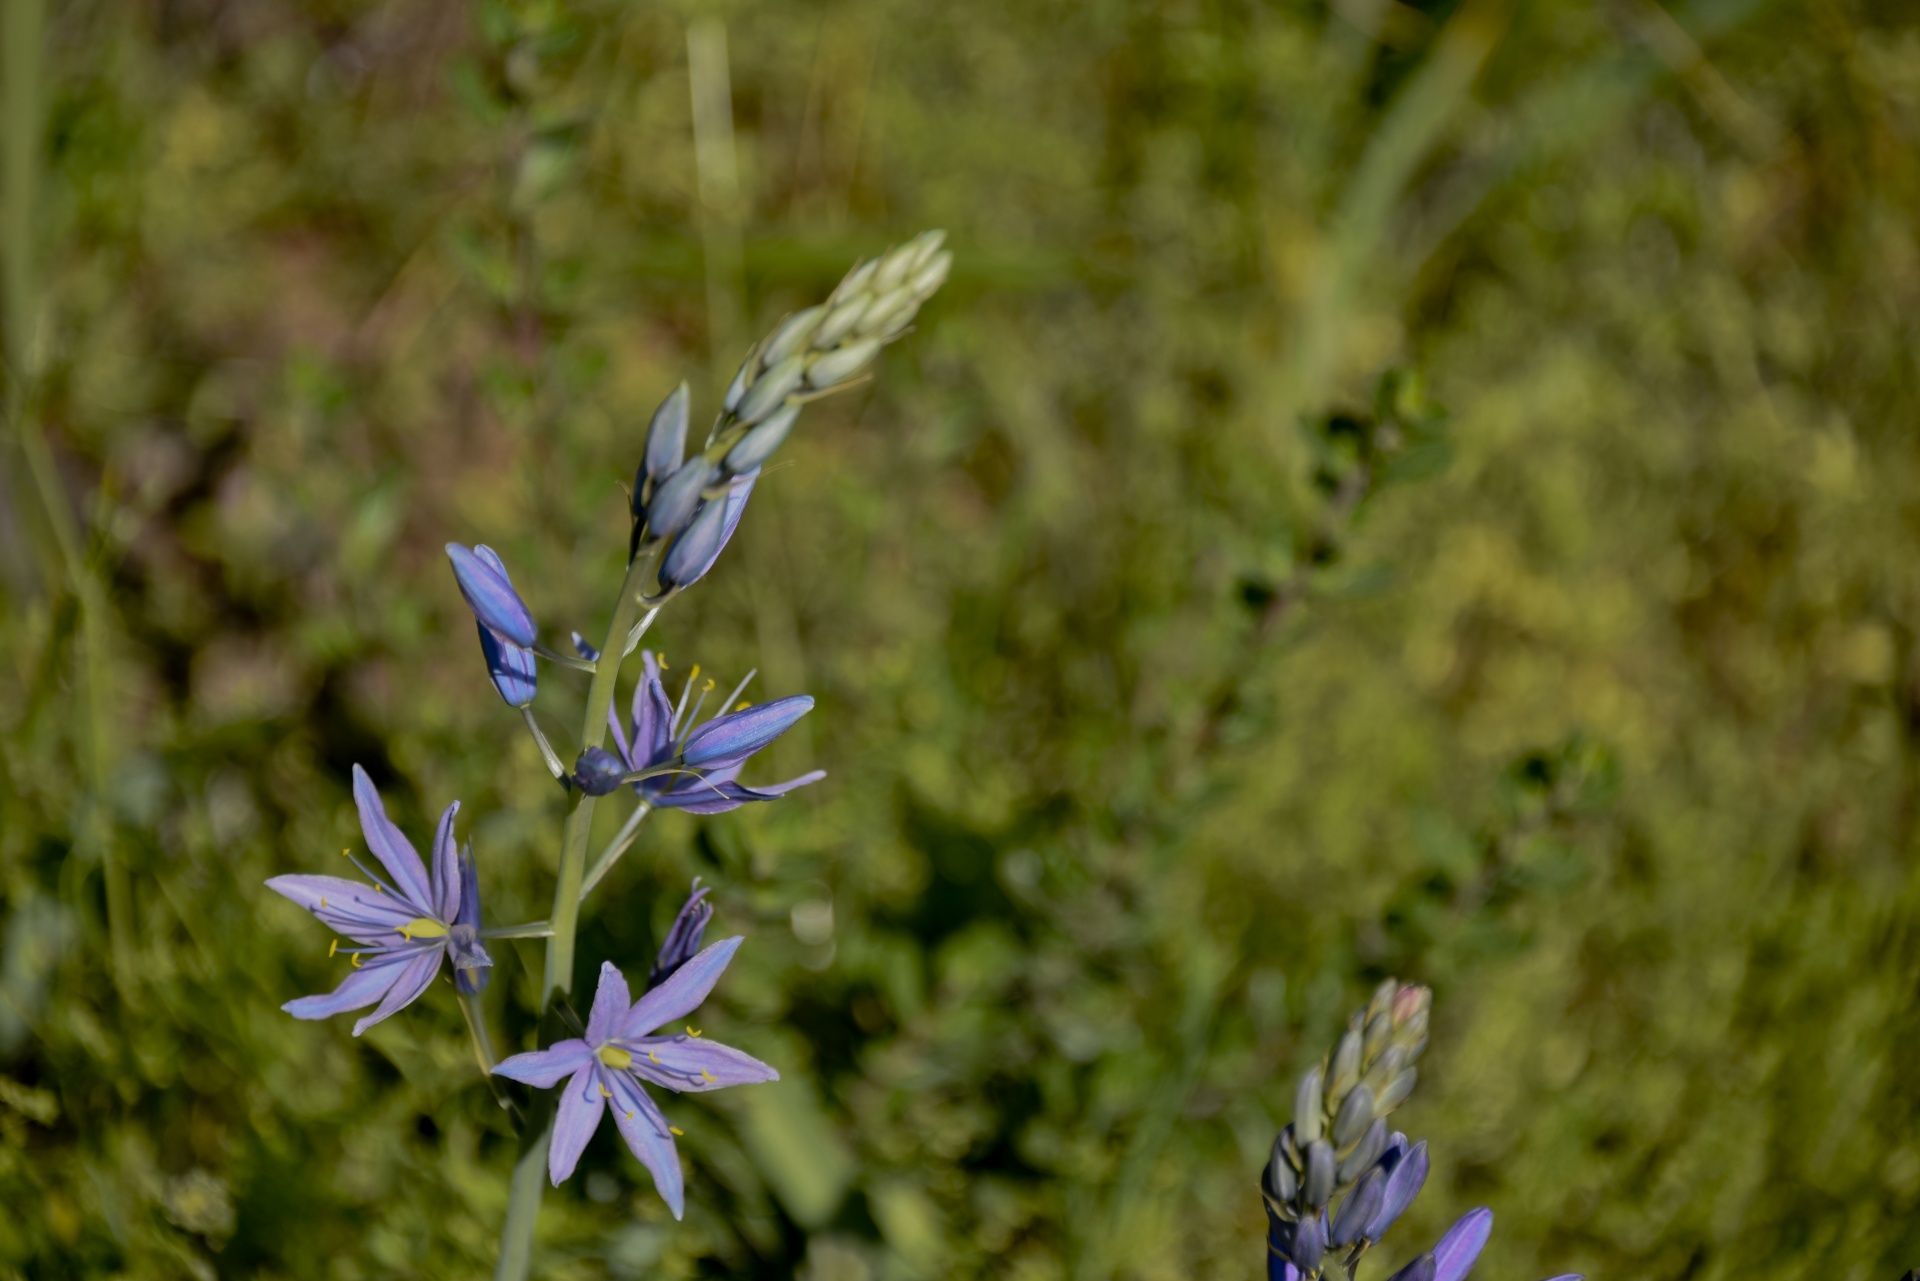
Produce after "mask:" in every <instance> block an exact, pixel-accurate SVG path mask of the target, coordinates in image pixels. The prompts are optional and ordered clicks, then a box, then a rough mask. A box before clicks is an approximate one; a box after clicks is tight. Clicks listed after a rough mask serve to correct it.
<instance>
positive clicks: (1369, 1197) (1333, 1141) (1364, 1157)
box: [1260, 979, 1432, 1278]
mask: <svg viewBox="0 0 1920 1281" xmlns="http://www.w3.org/2000/svg"><path fill="white" fill-rule="evenodd" d="M1431 1004H1432V993H1431V992H1429V991H1428V990H1427V989H1426V988H1424V987H1403V986H1401V985H1400V984H1399V983H1397V982H1395V981H1393V980H1391V979H1390V980H1388V981H1387V982H1385V983H1382V984H1381V985H1380V987H1379V989H1378V990H1377V991H1376V992H1375V993H1374V994H1373V999H1372V1001H1371V1002H1369V1003H1368V1005H1367V1008H1366V1009H1364V1010H1362V1011H1360V1012H1358V1013H1356V1014H1355V1015H1354V1016H1353V1017H1352V1019H1351V1020H1349V1022H1348V1024H1347V1030H1346V1033H1345V1035H1343V1036H1342V1037H1341V1038H1340V1041H1339V1044H1337V1045H1336V1046H1335V1047H1334V1049H1333V1052H1332V1053H1331V1054H1329V1055H1328V1056H1327V1057H1326V1058H1324V1059H1323V1060H1322V1061H1321V1062H1319V1063H1318V1064H1316V1065H1314V1066H1313V1067H1312V1068H1311V1069H1309V1070H1308V1072H1307V1074H1306V1076H1305V1077H1303V1078H1302V1079H1301V1081H1300V1087H1299V1089H1298V1090H1297V1091H1296V1093H1295V1095H1294V1111H1293V1121H1292V1123H1291V1124H1289V1125H1288V1126H1287V1127H1286V1128H1285V1129H1284V1130H1282V1131H1280V1136H1279V1137H1278V1138H1277V1139H1275V1140H1274V1144H1273V1155H1272V1158H1271V1159H1270V1160H1269V1161H1268V1162H1267V1168H1266V1171H1265V1173H1264V1174H1263V1175H1262V1177H1261V1181H1260V1182H1261V1186H1260V1190H1261V1193H1262V1195H1263V1197H1264V1198H1265V1200H1266V1203H1267V1212H1268V1222H1269V1227H1270V1232H1269V1239H1268V1246H1269V1249H1270V1251H1271V1252H1272V1253H1273V1255H1275V1256H1276V1257H1277V1258H1278V1259H1279V1260H1283V1261H1284V1262H1285V1263H1286V1264H1287V1265H1290V1270H1291V1271H1293V1272H1294V1273H1295V1274H1297V1275H1298V1276H1301V1277H1305V1278H1312V1277H1317V1276H1318V1275H1319V1274H1320V1273H1321V1271H1322V1270H1323V1268H1325V1266H1326V1264H1327V1261H1328V1260H1329V1259H1330V1258H1331V1257H1332V1255H1333V1252H1334V1251H1337V1250H1349V1251H1351V1252H1352V1253H1351V1254H1350V1255H1349V1259H1348V1261H1349V1263H1350V1262H1351V1261H1352V1260H1354V1259H1357V1258H1358V1257H1359V1255H1360V1254H1361V1253H1363V1252H1364V1251H1365V1250H1366V1249H1367V1247H1368V1246H1369V1245H1371V1244H1372V1243H1373V1242H1375V1241H1377V1240H1379V1239H1380V1236H1381V1235H1382V1234H1383V1233H1384V1232H1385V1231H1386V1230H1387V1228H1388V1227H1389V1226H1391V1225H1392V1223H1393V1221H1394V1220H1395V1219H1397V1218H1399V1217H1400V1215H1401V1214H1402V1213H1403V1212H1404V1211H1405V1210H1406V1208H1407V1206H1408V1205H1409V1204H1410V1203H1411V1202H1412V1200H1413V1197H1414V1194H1415V1193H1417V1192H1418V1191H1419V1190H1420V1185H1421V1184H1422V1183H1423V1182H1425V1180H1426V1174H1427V1156H1426V1145H1425V1144H1424V1143H1422V1144H1418V1145H1415V1146H1413V1147H1409V1146H1408V1144H1407V1138H1406V1136H1405V1135H1404V1134H1398V1133H1394V1132H1392V1131H1390V1130H1389V1129H1388V1126H1387V1117H1388V1115H1389V1114H1390V1113H1392V1111H1393V1110H1394V1109H1395V1108H1397V1107H1399V1106H1400V1105H1401V1104H1402V1103H1404V1102H1406V1099H1407V1096H1408V1095H1409V1094H1411V1093H1412V1092H1413V1086H1414V1082H1415V1081H1416V1080H1417V1079H1418V1075H1419V1074H1418V1071H1417V1069H1416V1068H1415V1066H1414V1063H1415V1061H1416V1060H1418V1059H1419V1057H1420V1053H1421V1051H1423V1050H1425V1049H1426V1047H1427V1023H1428V1011H1429V1008H1430V1006H1431Z"/></svg>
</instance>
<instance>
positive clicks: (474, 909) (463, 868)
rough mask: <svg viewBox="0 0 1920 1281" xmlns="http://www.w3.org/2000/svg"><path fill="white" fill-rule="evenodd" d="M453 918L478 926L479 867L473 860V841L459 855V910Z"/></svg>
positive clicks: (461, 922) (477, 927)
mask: <svg viewBox="0 0 1920 1281" xmlns="http://www.w3.org/2000/svg"><path fill="white" fill-rule="evenodd" d="M454 919H455V920H456V921H458V922H459V923H460V924H461V925H471V926H473V928H474V929H476V930H477V929H479V928H480V868H479V865H478V864H476V863H475V862H474V860H473V842H472V841H468V842H467V848H466V849H465V850H464V851H463V852H462V853H461V855H460V910H459V912H458V913H456V914H455V917H454Z"/></svg>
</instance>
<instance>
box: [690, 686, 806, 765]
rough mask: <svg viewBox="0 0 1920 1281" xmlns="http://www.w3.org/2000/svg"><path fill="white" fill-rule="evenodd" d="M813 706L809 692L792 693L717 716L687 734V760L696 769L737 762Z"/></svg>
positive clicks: (783, 730) (781, 731)
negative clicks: (739, 710) (785, 696)
mask: <svg viewBox="0 0 1920 1281" xmlns="http://www.w3.org/2000/svg"><path fill="white" fill-rule="evenodd" d="M812 710H813V699H812V697H811V696H809V695H807V694H794V695H792V696H790V697H787V698H778V699H775V700H774V701H773V702H771V703H762V704H760V706H758V707H749V708H748V709H747V710H745V711H744V712H728V713H727V714H726V715H724V716H716V717H714V718H713V719H712V720H710V721H708V722H707V723H706V724H705V725H702V726H701V727H700V728H699V729H697V730H695V731H693V733H692V734H690V735H688V737H687V746H686V751H685V752H684V755H685V756H686V760H687V764H689V765H692V766H694V767H695V768H697V769H710V768H717V767H720V766H725V765H738V764H739V763H740V762H741V761H744V760H746V759H747V757H749V756H752V755H753V754H754V753H755V752H757V751H759V750H760V749H761V748H763V747H765V746H766V745H767V744H769V743H771V742H772V741H773V740H774V739H776V738H779V737H780V736H781V735H782V734H784V733H786V732H787V730H788V729H789V728H790V727H791V726H792V725H793V723H794V722H795V721H797V720H799V719H800V718H801V717H802V716H805V715H806V714H807V713H808V712H810V711H812Z"/></svg>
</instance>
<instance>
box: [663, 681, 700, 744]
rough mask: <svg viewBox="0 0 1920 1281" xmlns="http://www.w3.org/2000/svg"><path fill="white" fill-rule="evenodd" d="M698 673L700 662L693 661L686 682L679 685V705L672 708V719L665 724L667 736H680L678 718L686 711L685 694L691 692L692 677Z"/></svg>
mask: <svg viewBox="0 0 1920 1281" xmlns="http://www.w3.org/2000/svg"><path fill="white" fill-rule="evenodd" d="M663 666H664V664H663ZM699 675H700V664H698V663H695V664H694V665H693V670H692V671H690V672H688V673H687V683H686V684H685V685H682V686H681V687H680V702H679V705H678V706H676V707H675V708H674V709H673V720H672V721H671V722H669V723H668V725H667V737H668V738H678V737H680V718H681V716H683V715H684V714H685V713H686V710H687V696H688V695H689V694H691V693H693V682H694V679H695V678H696V677H698V676H699Z"/></svg>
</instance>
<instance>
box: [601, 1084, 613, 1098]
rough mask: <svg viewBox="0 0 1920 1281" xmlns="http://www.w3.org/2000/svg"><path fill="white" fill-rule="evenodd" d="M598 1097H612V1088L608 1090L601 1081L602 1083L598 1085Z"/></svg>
mask: <svg viewBox="0 0 1920 1281" xmlns="http://www.w3.org/2000/svg"><path fill="white" fill-rule="evenodd" d="M600 1097H601V1098H603V1099H610V1098H612V1097H613V1091H612V1090H609V1089H608V1088H607V1087H606V1084H605V1082H602V1083H601V1085H600Z"/></svg>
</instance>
